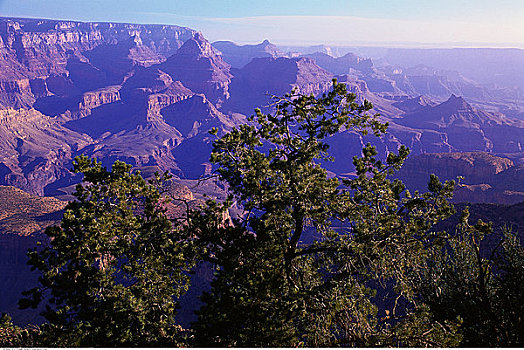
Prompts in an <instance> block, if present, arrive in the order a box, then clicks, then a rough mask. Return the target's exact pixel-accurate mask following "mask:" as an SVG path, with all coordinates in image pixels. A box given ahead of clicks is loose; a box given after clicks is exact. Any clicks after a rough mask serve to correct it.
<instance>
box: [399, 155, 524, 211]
mask: <svg viewBox="0 0 524 350" xmlns="http://www.w3.org/2000/svg"><path fill="white" fill-rule="evenodd" d="M430 174H435V175H437V176H438V177H439V178H440V180H441V181H444V180H456V179H457V177H459V176H462V177H463V178H464V179H463V180H462V181H461V185H459V186H457V188H456V191H455V195H454V198H453V200H454V201H455V202H471V203H501V204H514V203H519V202H521V201H524V185H522V180H523V179H524V166H523V165H522V164H521V165H514V164H513V161H511V160H509V159H507V158H503V157H498V156H495V155H492V154H489V153H484V152H460V153H433V154H421V155H416V156H411V157H409V158H408V160H407V161H406V163H405V164H404V166H403V167H402V169H401V170H400V171H399V172H398V174H397V176H398V177H399V178H400V179H402V181H403V182H404V183H405V184H406V185H407V186H408V188H410V189H412V190H415V189H416V190H426V188H427V182H428V180H429V176H430Z"/></svg>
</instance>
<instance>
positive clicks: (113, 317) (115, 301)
mask: <svg viewBox="0 0 524 350" xmlns="http://www.w3.org/2000/svg"><path fill="white" fill-rule="evenodd" d="M74 171H75V172H76V173H83V174H84V179H83V183H82V184H79V185H77V187H76V192H75V196H76V201H73V202H70V203H69V204H68V205H67V207H66V210H65V213H64V216H63V219H62V222H61V224H60V226H56V227H50V228H48V229H47V230H46V234H47V236H48V237H49V242H47V243H46V244H45V245H44V246H43V248H40V249H35V250H33V251H32V252H30V254H29V256H30V261H29V263H30V264H31V265H32V268H33V269H38V270H40V271H41V273H42V276H41V277H40V278H39V281H40V286H38V287H36V288H34V289H32V290H30V291H28V292H25V295H26V296H27V298H26V299H22V300H21V302H20V306H21V307H22V308H27V307H30V306H32V307H36V306H38V305H39V304H40V303H44V304H45V310H44V312H43V313H42V315H43V316H44V317H45V318H46V320H47V323H46V324H44V325H42V326H41V334H40V337H39V339H40V341H41V343H42V344H43V345H46V346H60V347H71V346H84V347H85V346H152V345H155V346H160V345H171V346H173V345H177V344H178V343H177V342H178V341H179V335H180V331H181V328H180V327H179V326H177V324H176V321H175V315H176V309H177V301H176V300H177V299H178V297H180V296H181V295H182V294H183V293H184V292H185V291H186V289H187V283H188V276H187V274H186V273H185V271H188V270H189V269H190V268H191V265H192V261H194V259H193V258H192V257H191V256H190V255H188V254H190V252H191V245H190V243H188V241H187V240H185V239H183V237H181V233H180V230H178V229H177V228H176V227H174V226H173V224H172V222H171V221H170V220H168V218H167V217H166V215H165V205H163V199H162V196H161V194H160V192H159V190H158V186H156V185H160V183H161V182H162V181H163V180H165V177H164V178H160V177H157V184H156V185H153V184H148V183H147V182H146V181H145V180H144V179H143V178H142V177H141V176H140V174H139V173H132V172H131V166H130V165H127V164H125V163H122V162H118V161H117V162H116V163H115V164H114V165H113V167H112V170H111V171H107V170H106V169H105V168H103V167H102V166H101V164H100V163H98V162H96V160H90V159H88V158H87V157H85V156H82V157H77V158H76V161H75V162H74Z"/></svg>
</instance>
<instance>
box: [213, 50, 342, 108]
mask: <svg viewBox="0 0 524 350" xmlns="http://www.w3.org/2000/svg"><path fill="white" fill-rule="evenodd" d="M233 76H234V78H233V80H232V81H231V87H230V91H231V98H230V99H229V100H228V101H227V103H226V104H225V105H224V107H223V109H224V110H226V111H239V112H241V113H245V114H252V113H253V110H254V109H255V108H256V107H264V106H268V104H269V103H270V102H271V95H276V96H280V95H283V94H286V93H288V92H290V91H291V89H293V88H294V89H295V90H296V92H298V93H303V94H314V95H318V94H320V93H323V92H325V91H327V90H328V89H329V88H330V87H331V86H332V78H333V75H332V74H331V73H329V72H328V71H326V70H324V69H322V68H321V67H319V66H318V65H316V64H315V61H314V60H313V59H311V58H305V57H303V58H285V57H279V58H271V57H266V58H255V59H253V60H252V61H251V62H250V63H248V64H247V65H246V66H244V67H243V68H242V69H237V70H234V71H233Z"/></svg>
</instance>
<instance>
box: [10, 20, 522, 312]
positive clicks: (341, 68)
mask: <svg viewBox="0 0 524 350" xmlns="http://www.w3.org/2000/svg"><path fill="white" fill-rule="evenodd" d="M521 51H523V50H520V51H518V52H517V53H514V52H513V51H512V54H514V55H515V57H520V56H518V55H520V54H521ZM377 52H378V51H376V50H375V51H373V50H371V49H369V50H367V51H366V50H364V49H358V50H357V49H356V50H355V51H354V52H348V51H347V50H342V49H340V50H338V51H337V50H336V49H335V48H333V49H329V48H327V47H315V48H296V47H295V48H284V47H278V46H276V45H274V44H272V43H271V42H269V41H268V40H266V41H264V42H262V43H260V44H256V45H237V44H235V43H232V42H226V41H220V42H215V43H210V42H209V41H208V40H207V39H206V38H205V37H204V35H203V34H202V33H200V32H198V31H196V30H193V29H190V28H185V27H179V26H174V25H144V24H122V23H87V22H86V23H84V22H73V21H58V20H44V19H42V20H40V19H18V18H0V185H1V186H0V263H1V266H0V271H2V280H1V281H0V282H1V285H0V290H10V291H13V292H12V293H9V295H10V296H9V298H6V299H5V300H2V303H3V304H0V310H4V309H5V310H7V311H10V312H15V313H16V311H15V306H14V304H15V302H16V300H17V298H18V294H19V292H20V291H21V290H23V289H24V288H26V287H27V286H28V285H30V284H31V283H32V281H33V280H34V276H33V275H31V273H30V272H29V271H28V269H27V266H25V251H26V250H27V249H28V248H29V247H31V246H33V245H34V244H35V242H36V241H37V240H38V239H41V237H42V236H41V234H42V232H43V230H44V228H45V226H47V225H51V224H56V223H57V222H58V221H59V220H60V215H61V210H62V209H63V208H64V207H65V202H64V201H65V200H71V199H72V196H71V193H72V191H73V189H74V185H75V184H76V183H78V182H79V181H81V178H80V177H79V176H78V175H74V174H72V173H71V172H70V169H71V168H72V160H73V159H74V157H75V156H78V155H81V154H85V155H87V156H89V157H95V158H97V159H99V160H100V161H102V163H103V165H104V166H107V167H110V166H111V164H112V163H113V162H114V161H116V160H122V161H125V162H127V163H129V164H131V165H133V167H134V169H136V170H140V171H142V173H143V174H144V175H145V176H146V177H148V176H151V175H152V173H153V172H154V171H158V172H165V171H167V172H169V173H171V174H172V175H173V185H172V186H173V187H172V191H173V196H174V197H177V196H178V197H180V198H183V199H184V200H186V201H190V202H191V203H192V205H194V206H197V205H198V203H201V201H202V200H203V199H205V197H204V194H208V195H211V196H212V197H214V198H218V199H224V198H225V191H224V185H223V184H221V183H219V182H216V181H214V180H213V181H214V182H213V181H211V182H207V183H206V182H204V183H202V182H201V181H199V179H200V178H201V177H202V176H206V175H210V174H212V172H213V170H214V168H213V165H212V164H211V163H210V162H209V154H210V151H211V148H212V142H213V140H214V139H215V136H213V135H210V134H209V130H211V129H212V128H216V130H217V132H218V136H221V135H224V134H225V133H227V132H229V131H231V130H233V128H235V127H237V126H239V125H241V124H246V123H250V122H249V121H248V117H249V116H250V115H252V114H253V111H254V109H255V108H261V109H262V111H263V112H271V111H272V105H271V104H272V101H273V100H272V96H282V95H284V94H286V93H288V92H290V91H291V90H292V89H294V90H295V92H297V93H301V94H306V95H310V94H312V95H316V96H318V95H322V94H323V93H325V92H327V91H329V89H330V88H331V86H332V80H333V79H337V81H338V82H341V83H343V84H345V85H346V86H347V89H348V91H350V92H351V93H354V94H355V95H356V101H357V102H359V103H362V102H363V101H364V100H366V101H369V102H371V103H372V104H373V110H372V111H371V113H377V114H379V116H377V118H378V119H379V120H380V121H382V122H387V123H388V124H389V128H388V133H387V134H386V135H385V136H383V137H381V138H378V137H375V136H373V135H366V136H363V135H360V134H357V133H355V132H353V131H351V130H343V131H342V132H340V133H338V134H336V135H333V136H331V137H330V138H329V139H328V140H327V142H328V144H329V145H330V149H329V153H330V154H331V155H332V156H333V157H334V159H335V161H334V162H325V163H323V166H324V167H325V168H326V169H328V171H330V172H331V173H332V174H333V175H337V176H340V177H348V178H351V177H352V176H354V175H355V173H354V167H353V164H352V158H353V156H354V155H358V154H360V153H361V150H362V147H364V146H365V145H366V144H367V143H368V142H369V143H372V144H373V145H375V146H376V148H377V151H378V156H379V157H380V158H381V159H385V158H386V157H387V155H388V154H389V153H390V152H396V151H397V150H398V147H400V145H406V146H407V147H409V148H410V150H411V155H410V157H409V158H408V160H407V161H406V163H405V165H404V167H403V168H402V169H401V170H400V172H399V173H398V174H397V175H396V176H397V177H399V178H400V179H402V180H403V182H404V183H405V184H406V185H407V187H408V188H409V189H410V190H421V191H423V190H425V189H426V187H427V181H428V179H429V176H430V174H432V173H434V174H437V175H438V176H439V177H440V179H441V180H453V179H457V178H458V177H462V178H463V179H462V180H461V182H460V185H459V186H457V190H456V193H455V197H454V201H455V202H457V203H458V202H461V203H465V202H468V203H477V204H475V206H473V207H472V208H480V209H479V210H481V211H482V213H496V215H495V214H493V215H492V216H493V218H498V219H497V220H499V221H500V222H502V221H504V220H502V219H501V218H505V220H506V219H507V220H509V222H513V221H515V217H516V216H517V214H518V212H519V211H521V208H522V205H521V203H522V202H524V185H523V184H524V117H523V116H524V98H523V97H524V95H523V89H524V87H522V86H519V85H518V84H516V83H515V81H514V80H512V79H510V78H511V77H509V78H508V77H506V78H507V79H506V80H507V81H508V84H506V85H504V81H506V80H504V81H501V80H494V78H493V79H492V78H489V77H486V78H485V79H481V77H478V74H477V71H476V70H473V69H471V70H467V69H466V70H465V71H464V72H461V71H457V69H462V68H461V67H462V66H460V65H458V64H457V65H452V64H451V63H450V62H448V61H446V62H447V63H446V64H444V65H443V66H442V67H430V66H429V64H432V63H434V64H435V65H437V66H438V64H437V63H438V62H434V61H433V60H432V59H430V58H429V57H428V56H427V55H426V54H427V53H428V52H424V53H422V54H421V61H420V62H418V63H417V62H415V61H412V58H410V57H408V55H407V54H406V53H405V52H403V51H402V52H400V51H394V50H393V51H387V52H386V54H385V55H384V58H383V59H378V58H371V56H373V57H376V56H377V55H378V53H377ZM472 52H473V51H471V52H470V51H467V54H472ZM480 52H481V53H482V52H483V51H480ZM365 53H369V55H368V56H365V55H364V54H365ZM455 53H456V52H455ZM388 57H389V58H390V62H387V61H386V60H387V59H388ZM512 57H513V56H512ZM473 59H474V58H472V60H473ZM480 61H482V60H480ZM426 64H427V65H426ZM523 64H524V63H522V62H519V61H518V60H516V61H515V66H516V67H512V69H516V70H517V71H518V70H519V69H520V71H524V67H523ZM453 69H455V70H453ZM510 70H511V69H509V68H508V69H506V70H505V71H510ZM505 74H506V73H505ZM506 75H507V76H509V75H510V74H509V73H507V74H506ZM506 75H505V76H506ZM466 76H467V77H466ZM472 76H473V77H478V78H479V80H478V81H477V80H474V79H473V78H472ZM488 78H489V79H488ZM495 83H496V84H495ZM55 197H56V198H58V199H56V198H55ZM481 203H483V204H481ZM486 203H490V204H486ZM519 203H520V204H519ZM486 206H488V207H489V208H491V209H489V210H488V209H486V208H487V207H486ZM493 208H494V209H493ZM177 210H178V209H177V208H176V207H172V208H170V212H171V214H172V215H177V213H178V211H177ZM472 211H473V209H472ZM501 213H505V214H504V215H502V214H501ZM486 215H487V214H486ZM490 215H491V214H490ZM497 215H498V216H497ZM473 216H474V215H473ZM488 216H489V215H488ZM512 220H513V221H512ZM520 227H521V226H520ZM18 275H20V276H21V275H23V276H27V279H24V278H25V277H24V278H22V279H17V278H16V276H18ZM20 317H21V318H20V319H21V320H24V322H25V321H30V317H29V316H27V315H25V316H24V315H20Z"/></svg>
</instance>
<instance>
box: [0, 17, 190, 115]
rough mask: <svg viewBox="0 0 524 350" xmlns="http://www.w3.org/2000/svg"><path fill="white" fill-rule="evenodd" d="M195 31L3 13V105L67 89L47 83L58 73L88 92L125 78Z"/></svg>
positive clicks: (172, 50)
mask: <svg viewBox="0 0 524 350" xmlns="http://www.w3.org/2000/svg"><path fill="white" fill-rule="evenodd" d="M193 34H194V31H193V30H191V29H188V28H183V27H178V26H164V25H138V24H120V23H118V24H115V23H82V22H71V21H54V20H31V19H9V18H0V105H3V106H4V107H14V108H27V107H31V106H32V105H33V104H34V103H35V100H36V99H37V98H40V97H44V96H49V95H52V94H56V95H63V94H60V93H56V92H53V91H52V89H48V86H46V85H49V82H48V81H46V80H48V78H49V77H53V76H60V77H62V79H68V78H70V79H71V80H70V83H71V84H72V85H74V88H76V89H79V90H80V91H84V92H85V91H89V90H95V89H99V88H102V87H105V86H107V85H113V84H120V83H121V82H122V81H123V79H124V78H125V76H126V74H127V73H128V72H129V71H130V70H131V69H132V68H134V67H136V66H145V67H147V66H151V65H154V64H159V63H161V62H163V61H165V60H166V59H167V57H169V56H171V55H172V54H174V53H175V52H176V51H177V50H178V48H179V47H180V46H182V44H183V43H184V42H185V41H186V40H187V39H189V38H191V37H192V35H193ZM29 81H31V82H32V83H30V82H29ZM30 85H31V86H30ZM73 93H74V91H69V92H68V95H72V94H73Z"/></svg>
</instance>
